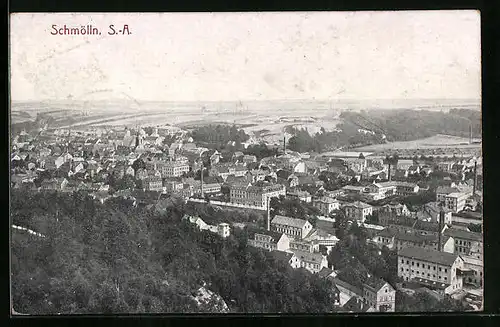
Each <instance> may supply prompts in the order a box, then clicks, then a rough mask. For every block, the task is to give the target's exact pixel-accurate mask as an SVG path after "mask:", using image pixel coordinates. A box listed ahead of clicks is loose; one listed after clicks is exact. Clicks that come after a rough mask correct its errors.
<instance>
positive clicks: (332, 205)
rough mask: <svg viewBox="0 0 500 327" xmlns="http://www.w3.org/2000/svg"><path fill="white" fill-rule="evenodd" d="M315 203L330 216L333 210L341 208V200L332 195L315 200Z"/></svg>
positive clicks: (324, 213)
mask: <svg viewBox="0 0 500 327" xmlns="http://www.w3.org/2000/svg"><path fill="white" fill-rule="evenodd" d="M313 205H314V206H315V207H316V208H318V210H319V211H320V212H321V214H323V215H325V216H328V215H329V214H330V213H331V212H332V211H333V210H338V209H339V208H340V203H339V201H337V200H335V199H332V198H330V197H323V198H319V199H317V200H314V202H313Z"/></svg>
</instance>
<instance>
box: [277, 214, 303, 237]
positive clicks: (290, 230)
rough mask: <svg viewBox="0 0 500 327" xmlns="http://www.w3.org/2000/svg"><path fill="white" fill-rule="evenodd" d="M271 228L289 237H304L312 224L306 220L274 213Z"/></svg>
mask: <svg viewBox="0 0 500 327" xmlns="http://www.w3.org/2000/svg"><path fill="white" fill-rule="evenodd" d="M271 229H272V230H273V231H275V232H278V233H285V234H286V235H288V236H289V237H290V238H294V239H304V238H305V237H306V236H307V235H309V233H310V232H311V230H312V225H311V223H310V222H308V221H307V220H303V219H297V218H291V217H285V216H280V215H276V216H275V217H274V218H273V220H272V221H271Z"/></svg>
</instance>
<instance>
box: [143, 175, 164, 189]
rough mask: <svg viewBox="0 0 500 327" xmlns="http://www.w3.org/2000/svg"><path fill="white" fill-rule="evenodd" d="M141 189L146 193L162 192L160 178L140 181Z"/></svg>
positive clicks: (150, 177)
mask: <svg viewBox="0 0 500 327" xmlns="http://www.w3.org/2000/svg"><path fill="white" fill-rule="evenodd" d="M142 188H143V189H145V190H146V191H162V190H163V181H162V179H161V178H160V177H156V176H149V177H147V178H145V179H143V180H142Z"/></svg>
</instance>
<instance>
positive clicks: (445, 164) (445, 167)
mask: <svg viewBox="0 0 500 327" xmlns="http://www.w3.org/2000/svg"><path fill="white" fill-rule="evenodd" d="M453 164H454V162H453V161H442V162H439V163H438V164H437V165H436V168H437V170H440V171H445V172H449V171H451V168H452V167H453Z"/></svg>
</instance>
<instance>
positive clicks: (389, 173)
mask: <svg viewBox="0 0 500 327" xmlns="http://www.w3.org/2000/svg"><path fill="white" fill-rule="evenodd" d="M387 174H388V175H389V182H390V181H391V163H390V162H389V171H388V173H387Z"/></svg>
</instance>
